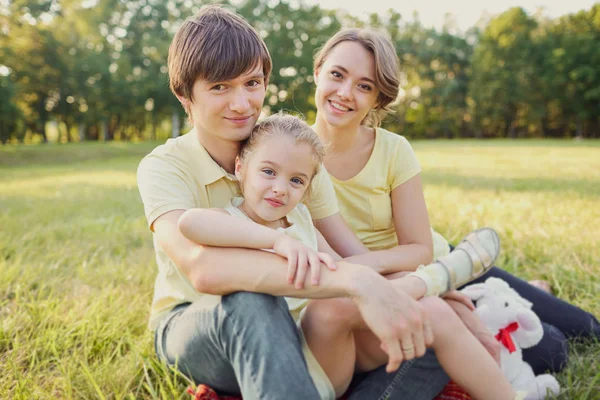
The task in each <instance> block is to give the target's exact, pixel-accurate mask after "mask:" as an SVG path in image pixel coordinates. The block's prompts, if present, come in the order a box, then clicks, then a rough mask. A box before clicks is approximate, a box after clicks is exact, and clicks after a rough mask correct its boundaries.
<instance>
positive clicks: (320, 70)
mask: <svg viewBox="0 0 600 400" xmlns="http://www.w3.org/2000/svg"><path fill="white" fill-rule="evenodd" d="M398 68H399V61H398V57H397V55H396V53H395V49H394V48H393V45H392V44H391V42H390V40H389V39H388V38H387V37H385V36H383V35H382V34H380V33H376V32H373V31H369V30H361V29H349V30H344V31H341V32H339V33H337V34H336V35H335V36H333V37H332V38H331V39H330V40H329V41H327V43H326V44H325V45H324V46H323V48H322V49H321V50H320V51H319V53H318V54H317V55H316V58H315V62H314V74H315V82H316V86H317V88H316V94H315V103H316V106H317V116H316V121H315V125H314V127H313V128H314V129H315V130H316V132H317V134H318V135H319V137H320V138H321V139H322V140H323V141H324V142H325V143H326V144H327V145H328V146H329V152H328V155H327V156H326V157H325V159H324V165H325V167H326V169H327V170H328V172H329V174H330V176H331V179H332V181H333V183H334V186H335V189H336V194H337V196H338V203H339V205H340V209H341V212H342V215H343V217H344V219H345V220H346V221H347V222H348V224H349V225H350V226H351V227H352V229H353V230H354V232H355V233H356V234H357V236H358V238H359V239H360V241H361V242H362V244H361V243H353V244H348V243H347V242H346V243H343V244H342V243H331V244H332V246H333V247H334V248H335V249H336V250H338V252H340V253H343V254H344V255H347V254H349V253H351V254H353V256H352V257H350V259H349V260H350V261H353V262H356V263H361V264H365V265H369V266H371V267H373V268H375V269H376V270H377V271H379V272H380V273H382V274H386V275H388V274H396V273H402V272H405V271H413V270H415V269H416V267H417V266H418V265H420V264H427V263H428V262H430V261H431V258H432V253H433V255H434V256H435V258H438V257H440V256H443V255H445V254H447V253H448V252H449V247H448V244H447V242H446V241H445V239H444V238H443V237H441V236H440V235H439V234H437V233H435V232H433V235H432V233H431V232H432V231H431V229H430V224H429V218H428V214H427V208H426V205H425V200H424V196H423V190H422V185H421V178H420V167H419V164H418V162H417V160H416V157H415V155H414V152H413V151H412V148H411V147H410V145H409V144H408V142H407V141H406V140H405V139H404V138H403V137H401V136H398V135H395V134H393V133H391V132H388V131H386V130H384V129H381V128H378V125H379V122H380V121H381V118H382V117H383V116H384V115H385V113H386V112H387V111H388V107H389V106H390V104H391V103H392V102H393V101H394V100H395V99H396V97H397V94H398V90H399V79H398ZM363 245H364V246H363ZM367 249H368V250H370V251H368V250H367ZM491 276H495V277H499V278H501V279H504V280H505V281H507V282H508V283H509V284H510V285H511V286H512V287H513V288H514V289H515V290H516V291H517V292H519V294H520V295H521V296H523V297H524V298H526V299H528V300H529V301H531V302H532V303H533V311H534V312H536V313H537V314H538V316H539V317H540V319H541V320H542V321H543V323H544V332H545V334H544V339H543V340H542V342H541V343H540V344H539V345H537V346H536V347H535V348H533V349H528V350H526V351H524V358H525V360H526V361H527V362H528V363H529V364H531V365H532V367H533V368H534V371H535V372H536V373H541V372H543V371H545V370H548V369H550V370H552V371H554V372H558V371H559V370H560V369H561V368H562V367H563V366H564V364H565V361H566V357H567V347H566V341H565V339H566V338H572V337H592V336H595V337H598V338H600V324H599V323H598V320H597V319H596V318H595V317H594V316H592V315H591V314H589V313H587V312H585V311H583V310H581V309H579V308H577V307H575V306H573V305H570V304H568V303H566V302H564V301H562V300H560V299H557V298H556V297H554V296H552V295H550V294H549V293H547V292H545V291H543V290H540V289H538V288H536V287H534V286H532V285H529V284H528V283H527V282H525V281H523V280H521V279H519V278H516V277H514V276H512V275H510V274H509V273H507V272H505V271H503V270H501V269H500V268H497V267H494V268H492V270H491V271H490V272H489V273H488V274H486V275H485V276H483V277H481V278H479V281H483V280H485V279H487V278H488V277H491ZM453 307H454V308H455V310H456V311H457V312H458V313H459V314H460V315H461V317H463V320H464V321H465V323H466V324H467V325H468V326H469V328H470V329H471V330H472V331H474V333H476V335H477V336H478V338H479V339H480V340H481V341H482V343H483V344H484V345H486V347H488V349H492V348H493V347H494V345H497V344H496V343H495V339H494V338H493V337H492V336H491V335H490V334H489V333H487V334H486V333H484V334H481V328H482V327H481V325H480V322H479V321H477V320H476V319H474V318H473V317H472V316H470V315H469V314H470V311H469V310H468V309H466V307H464V306H463V305H460V304H458V302H453ZM567 315H568V316H569V317H568V318H565V316H567ZM478 333H479V334H478ZM492 351H493V350H492Z"/></svg>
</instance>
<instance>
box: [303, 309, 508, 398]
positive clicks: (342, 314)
mask: <svg viewBox="0 0 600 400" xmlns="http://www.w3.org/2000/svg"><path fill="white" fill-rule="evenodd" d="M421 301H422V302H423V305H424V306H425V309H426V311H427V315H428V317H429V319H430V321H432V329H433V334H434V344H433V348H434V350H435V352H436V355H437V357H438V359H439V361H440V364H441V365H442V367H443V368H444V370H445V371H446V372H447V373H448V375H449V376H450V377H451V378H452V379H453V380H454V381H455V382H457V383H458V384H459V385H461V386H462V387H463V388H465V390H467V392H469V393H470V394H471V395H472V396H473V397H475V398H479V399H486V400H487V399H489V400H495V399H510V400H512V399H514V398H515V392H514V390H513V388H512V387H511V385H510V383H509V382H508V381H507V380H506V377H505V376H504V375H503V374H502V371H501V370H500V368H499V367H498V365H497V364H496V362H495V361H494V360H493V359H492V357H491V356H490V355H489V354H488V353H487V351H486V350H485V349H484V348H483V346H482V345H481V344H480V343H479V342H478V341H477V339H475V337H474V336H473V335H472V334H471V333H470V332H469V330H468V329H467V328H466V326H465V325H464V324H463V323H462V322H461V320H460V319H459V318H458V316H457V315H456V314H455V313H454V311H452V309H451V308H450V306H448V305H447V304H446V303H445V302H444V301H443V300H441V299H439V298H437V297H429V298H426V299H423V300H421ZM308 307H309V308H308V309H307V310H306V314H305V316H304V318H303V320H302V329H303V331H304V335H305V337H306V340H307V342H308V345H309V347H310V348H311V350H312V351H313V354H314V356H315V357H316V358H317V360H318V361H319V363H320V364H321V367H323V369H324V370H325V373H326V374H327V375H328V377H329V378H330V380H331V383H332V384H333V386H334V388H335V390H336V395H340V394H342V393H343V392H344V391H345V390H346V388H347V387H348V384H349V383H350V380H351V378H352V374H353V372H354V371H353V368H352V370H350V369H348V368H346V369H345V370H344V365H347V364H346V363H348V362H349V361H351V360H352V359H354V360H355V363H356V369H357V370H358V371H369V370H373V369H375V368H377V367H379V366H380V365H383V364H385V363H386V362H387V355H386V354H385V353H384V352H383V351H382V350H381V348H380V347H379V344H380V341H379V339H378V338H377V337H376V336H375V335H374V334H372V333H371V332H370V331H369V330H368V328H367V326H366V324H365V323H364V321H363V320H362V318H361V317H360V314H359V312H358V309H357V308H356V306H355V305H354V303H353V302H352V301H350V300H347V299H329V300H317V301H313V302H310V303H309V306H308ZM349 338H352V342H350V341H349V340H347V339H349ZM342 343H343V344H342ZM489 382H494V384H493V385H489Z"/></svg>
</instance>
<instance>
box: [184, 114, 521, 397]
mask: <svg viewBox="0 0 600 400" xmlns="http://www.w3.org/2000/svg"><path fill="white" fill-rule="evenodd" d="M323 156H324V150H323V146H322V144H321V142H320V140H319V138H318V137H317V135H316V134H315V133H314V131H312V129H311V128H310V127H309V126H308V125H307V124H305V123H304V122H302V121H300V120H299V119H297V118H295V117H293V116H286V115H281V114H279V115H274V116H271V117H269V118H266V119H265V120H263V121H262V122H260V123H259V124H258V125H257V126H256V127H255V128H254V130H253V131H252V133H251V135H250V137H249V138H248V140H247V141H246V142H245V144H244V145H243V146H242V148H241V150H240V154H239V157H238V158H237V160H236V166H235V174H236V177H237V178H238V180H239V181H240V187H241V191H242V194H243V198H242V197H239V198H235V199H233V200H232V202H231V203H230V204H229V205H228V206H227V207H225V208H224V209H192V210H188V211H186V212H185V213H184V214H183V215H182V216H181V219H180V220H179V227H180V230H181V232H182V233H183V234H184V235H185V236H186V237H187V238H189V239H190V240H193V241H195V242H197V243H200V244H203V245H208V246H223V247H247V248H254V249H263V250H266V251H273V252H275V253H277V254H278V255H280V256H282V257H285V258H287V259H288V265H289V274H288V278H289V282H290V284H292V283H293V284H295V285H296V287H297V288H301V287H302V285H303V282H304V280H305V277H306V275H307V274H308V273H310V275H311V279H312V282H313V283H317V284H318V279H319V272H320V269H321V263H323V264H324V265H326V266H327V267H328V268H330V269H332V270H335V269H336V268H337V266H336V263H335V262H334V261H335V260H340V256H339V255H337V254H336V253H335V252H334V251H333V250H332V249H331V247H330V246H329V245H328V244H327V243H326V241H325V240H324V238H323V237H322V236H321V234H320V233H319V232H318V231H317V230H316V229H315V228H314V226H313V224H312V220H311V217H310V214H309V213H308V211H307V209H306V207H305V206H304V205H303V204H302V203H301V201H302V199H303V197H304V196H305V195H306V193H307V191H308V190H309V185H310V182H311V180H312V179H313V177H314V176H315V174H316V173H317V171H318V169H319V167H320V164H321V161H322V159H323ZM469 246H475V247H469ZM463 248H470V249H474V248H477V251H479V252H480V255H481V256H482V257H481V258H486V257H487V260H485V265H491V263H492V261H493V258H495V256H496V255H497V253H498V250H499V243H498V242H497V236H496V235H495V233H494V232H493V231H491V230H480V231H476V232H475V233H474V234H473V236H472V237H471V238H470V239H469V241H468V242H467V244H465V245H464V246H463ZM460 253H461V252H457V253H453V254H452V255H451V257H448V258H447V259H446V261H445V265H441V264H436V263H434V264H430V265H428V266H425V267H423V268H422V269H421V271H422V273H421V275H419V276H418V277H405V278H399V279H395V280H394V281H393V284H394V285H395V286H396V287H397V288H398V289H402V290H405V291H408V292H410V293H411V294H412V295H413V296H414V297H415V298H418V297H422V296H423V294H425V292H430V293H433V294H437V293H444V292H446V291H447V289H448V287H450V286H451V285H450V283H449V281H450V280H451V279H448V275H452V273H448V271H454V272H455V273H456V276H457V283H464V282H465V279H467V280H469V279H471V276H470V275H471V274H472V273H473V271H472V270H473V269H474V268H475V267H476V266H475V263H477V261H478V260H480V257H479V255H474V256H473V258H471V257H466V258H465V257H464V255H462V254H460ZM343 265H344V264H343V263H341V264H340V265H339V267H340V268H343ZM483 268H484V269H485V266H483ZM337 273H339V272H337ZM467 275H468V277H467ZM424 283H425V284H424ZM287 300H288V305H289V308H290V311H291V313H292V315H293V316H294V318H295V320H297V321H299V323H300V324H301V327H302V333H303V336H304V338H305V340H306V343H308V347H309V349H310V350H309V349H308V348H307V349H305V357H306V359H307V363H308V365H309V369H310V370H311V374H313V376H318V375H319V373H323V372H324V373H325V374H326V376H327V377H328V379H329V381H330V382H315V383H316V385H317V388H318V389H319V391H320V393H321V395H322V398H334V397H339V396H340V395H342V394H343V393H344V391H345V390H346V389H347V388H348V385H349V383H350V380H351V379H352V376H353V374H354V373H355V371H356V370H358V371H368V370H372V369H375V368H377V367H379V366H380V365H384V364H385V363H386V358H387V355H386V353H385V350H386V349H385V348H384V349H381V348H380V343H381V342H380V340H379V339H378V338H377V337H376V336H375V335H374V334H373V333H372V332H370V331H369V330H368V328H367V325H366V324H365V322H364V320H362V318H361V317H360V315H359V313H358V312H357V310H356V307H355V306H353V303H352V302H351V301H350V300H348V299H325V300H311V301H310V302H309V301H308V300H306V299H296V298H287ZM421 301H422V304H423V305H424V307H425V310H426V311H427V315H428V317H429V318H430V320H431V321H433V322H432V323H431V324H427V328H426V329H425V336H426V337H427V338H426V342H427V343H429V344H432V347H433V349H434V350H435V352H436V355H437V356H438V359H439V360H440V363H441V364H442V366H443V367H444V369H445V370H446V372H447V373H448V374H449V376H450V377H451V378H452V379H453V380H455V381H456V382H457V383H459V384H460V385H462V386H463V387H464V388H465V389H466V390H467V391H468V392H469V393H470V394H472V395H473V396H475V397H477V398H485V399H490V400H494V399H514V398H515V397H516V393H515V392H514V391H513V389H512V387H511V386H510V384H509V383H508V381H507V380H506V379H505V377H504V376H503V374H502V372H501V371H500V369H499V368H498V366H497V365H496V363H495V362H494V360H493V359H492V358H491V357H490V355H489V354H488V353H487V352H486V351H485V349H484V348H483V347H482V346H481V345H480V344H479V342H478V341H477V340H476V339H475V337H474V336H473V335H472V334H471V333H470V332H469V331H468V329H467V328H466V327H465V326H464V325H463V324H462V322H461V321H460V320H459V319H458V317H457V316H456V315H455V314H454V313H453V312H452V311H451V310H450V309H449V308H448V307H447V306H445V303H444V302H443V301H441V300H440V299H439V298H437V297H427V298H425V299H423V300H421ZM340 304H341V305H343V307H345V311H346V312H345V313H343V314H342V315H338V316H332V315H331V314H330V313H329V312H328V310H330V309H331V307H332V305H333V307H334V308H336V309H339V306H340ZM305 321H307V322H306V323H305ZM322 323H324V324H327V325H329V324H332V325H333V326H327V327H326V328H328V329H326V330H323V329H322V328H323V326H322ZM433 338H435V340H433ZM324 342H332V343H336V345H335V348H336V349H337V350H343V351H340V352H338V353H337V354H332V352H331V351H328V349H326V348H323V346H322V345H323V343H324ZM404 350H405V354H406V356H407V358H412V357H414V355H415V354H416V355H422V354H423V353H424V349H411V348H405V349H404ZM315 359H316V361H318V363H317V362H315ZM315 369H318V370H319V371H318V373H316V374H314V370H315ZM489 382H493V385H490V384H489Z"/></svg>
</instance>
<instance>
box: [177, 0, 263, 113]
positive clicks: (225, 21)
mask: <svg viewBox="0 0 600 400" xmlns="http://www.w3.org/2000/svg"><path fill="white" fill-rule="evenodd" d="M259 66H262V72H263V74H264V76H265V82H266V80H267V79H268V78H269V75H270V73H271V68H272V62H271V56H270V55H269V51H268V50H267V46H266V45H265V42H264V41H263V40H262V38H261V37H260V35H259V34H258V33H257V32H256V31H255V30H254V28H252V27H251V26H250V24H249V23H248V22H247V21H246V20H245V19H243V18H242V17H241V16H239V15H238V14H236V13H234V12H232V11H230V10H228V9H226V8H224V7H223V6H219V5H210V6H206V7H203V8H202V9H201V10H200V11H199V12H198V13H197V14H196V15H194V16H193V17H190V18H188V19H186V20H185V22H184V23H183V25H182V26H181V27H180V28H179V29H178V30H177V33H176V34H175V37H173V41H172V42H171V45H170V47H169V86H170V88H171V91H172V92H173V93H174V94H175V95H177V96H182V97H184V98H186V99H189V100H192V88H193V86H194V82H195V81H196V80H197V79H203V80H206V81H208V82H222V81H226V80H229V79H234V78H237V77H238V76H240V75H242V74H244V73H247V72H249V71H252V70H253V69H255V68H257V67H259ZM186 111H188V110H186Z"/></svg>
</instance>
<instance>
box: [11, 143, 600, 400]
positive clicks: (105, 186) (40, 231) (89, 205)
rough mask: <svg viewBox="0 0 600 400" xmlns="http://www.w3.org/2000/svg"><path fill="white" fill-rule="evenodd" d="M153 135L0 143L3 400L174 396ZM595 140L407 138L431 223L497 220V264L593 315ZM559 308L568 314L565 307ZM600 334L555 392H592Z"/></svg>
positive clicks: (599, 230)
mask: <svg viewBox="0 0 600 400" xmlns="http://www.w3.org/2000/svg"><path fill="white" fill-rule="evenodd" d="M155 145H156V143H140V144H122V143H110V144H102V143H99V144H68V145H49V146H18V147H0V276H1V277H2V279H0V371H2V373H0V398H3V399H4V398H6V399H37V398H66V399H70V398H81V399H90V398H99V399H159V398H160V399H176V398H187V397H188V396H187V395H185V394H184V390H185V387H186V386H187V381H186V380H185V378H183V377H181V376H177V375H176V374H175V375H174V374H173V373H172V372H171V371H168V370H167V369H166V368H164V367H163V366H161V365H160V364H159V363H157V362H156V360H155V357H154V354H153V348H152V337H151V334H150V332H149V331H148V330H147V328H146V322H147V316H148V309H149V304H150V302H151V298H152V286H153V280H154V277H155V271H156V265H155V262H154V254H153V250H152V240H151V235H150V233H149V231H148V229H147V227H146V223H145V220H144V217H143V209H142V205H141V202H140V199H139V195H138V192H137V188H136V182H135V170H136V166H137V163H138V162H139V160H140V158H141V157H142V156H143V155H144V154H146V153H148V152H149V151H151V149H152V148H153V147H154V146H155ZM598 147H599V146H598V143H596V142H566V141H486V142H476V141H444V142H440V141H434V142H415V143H414V148H415V150H416V152H417V155H418V157H419V159H420V162H421V164H422V167H423V170H424V173H423V180H424V185H425V195H426V198H427V202H428V206H429V211H430V215H431V220H432V223H433V225H434V227H435V228H436V229H437V230H438V231H440V232H441V233H442V234H444V235H445V236H446V237H448V238H449V239H450V241H451V242H456V241H458V240H459V239H460V238H461V237H462V236H464V234H465V233H467V232H468V231H470V230H471V229H473V228H475V227H479V226H483V225H489V226H493V227H495V228H496V229H497V230H498V232H499V234H500V236H501V239H502V244H503V252H502V254H501V257H500V260H499V262H498V264H499V265H500V266H502V267H503V268H505V269H507V270H510V271H512V272H514V273H516V274H517V275H519V276H521V277H524V278H542V279H547V280H549V281H550V282H551V283H552V285H553V286H554V288H555V289H556V291H557V295H558V296H560V297H562V298H564V299H566V300H568V301H571V302H573V303H575V304H577V305H579V306H581V307H584V308H585V309H587V310H589V311H591V312H593V313H594V314H595V315H600V296H599V295H598V293H600V277H599V276H600V264H599V262H600V246H599V244H600V241H599V239H598V238H600V224H599V223H598V222H600V207H599V206H598V204H599V200H600V158H599V157H598V154H599V153H598ZM565 318H568V316H565ZM597 360H600V343H588V344H586V345H576V346H573V350H572V354H571V361H570V365H569V367H568V368H567V369H566V370H565V371H564V372H563V373H561V374H560V375H559V376H558V378H559V380H560V383H561V385H562V386H563V391H562V393H561V395H560V396H559V398H560V399H578V400H582V399H600V365H599V363H598V361H597Z"/></svg>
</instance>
